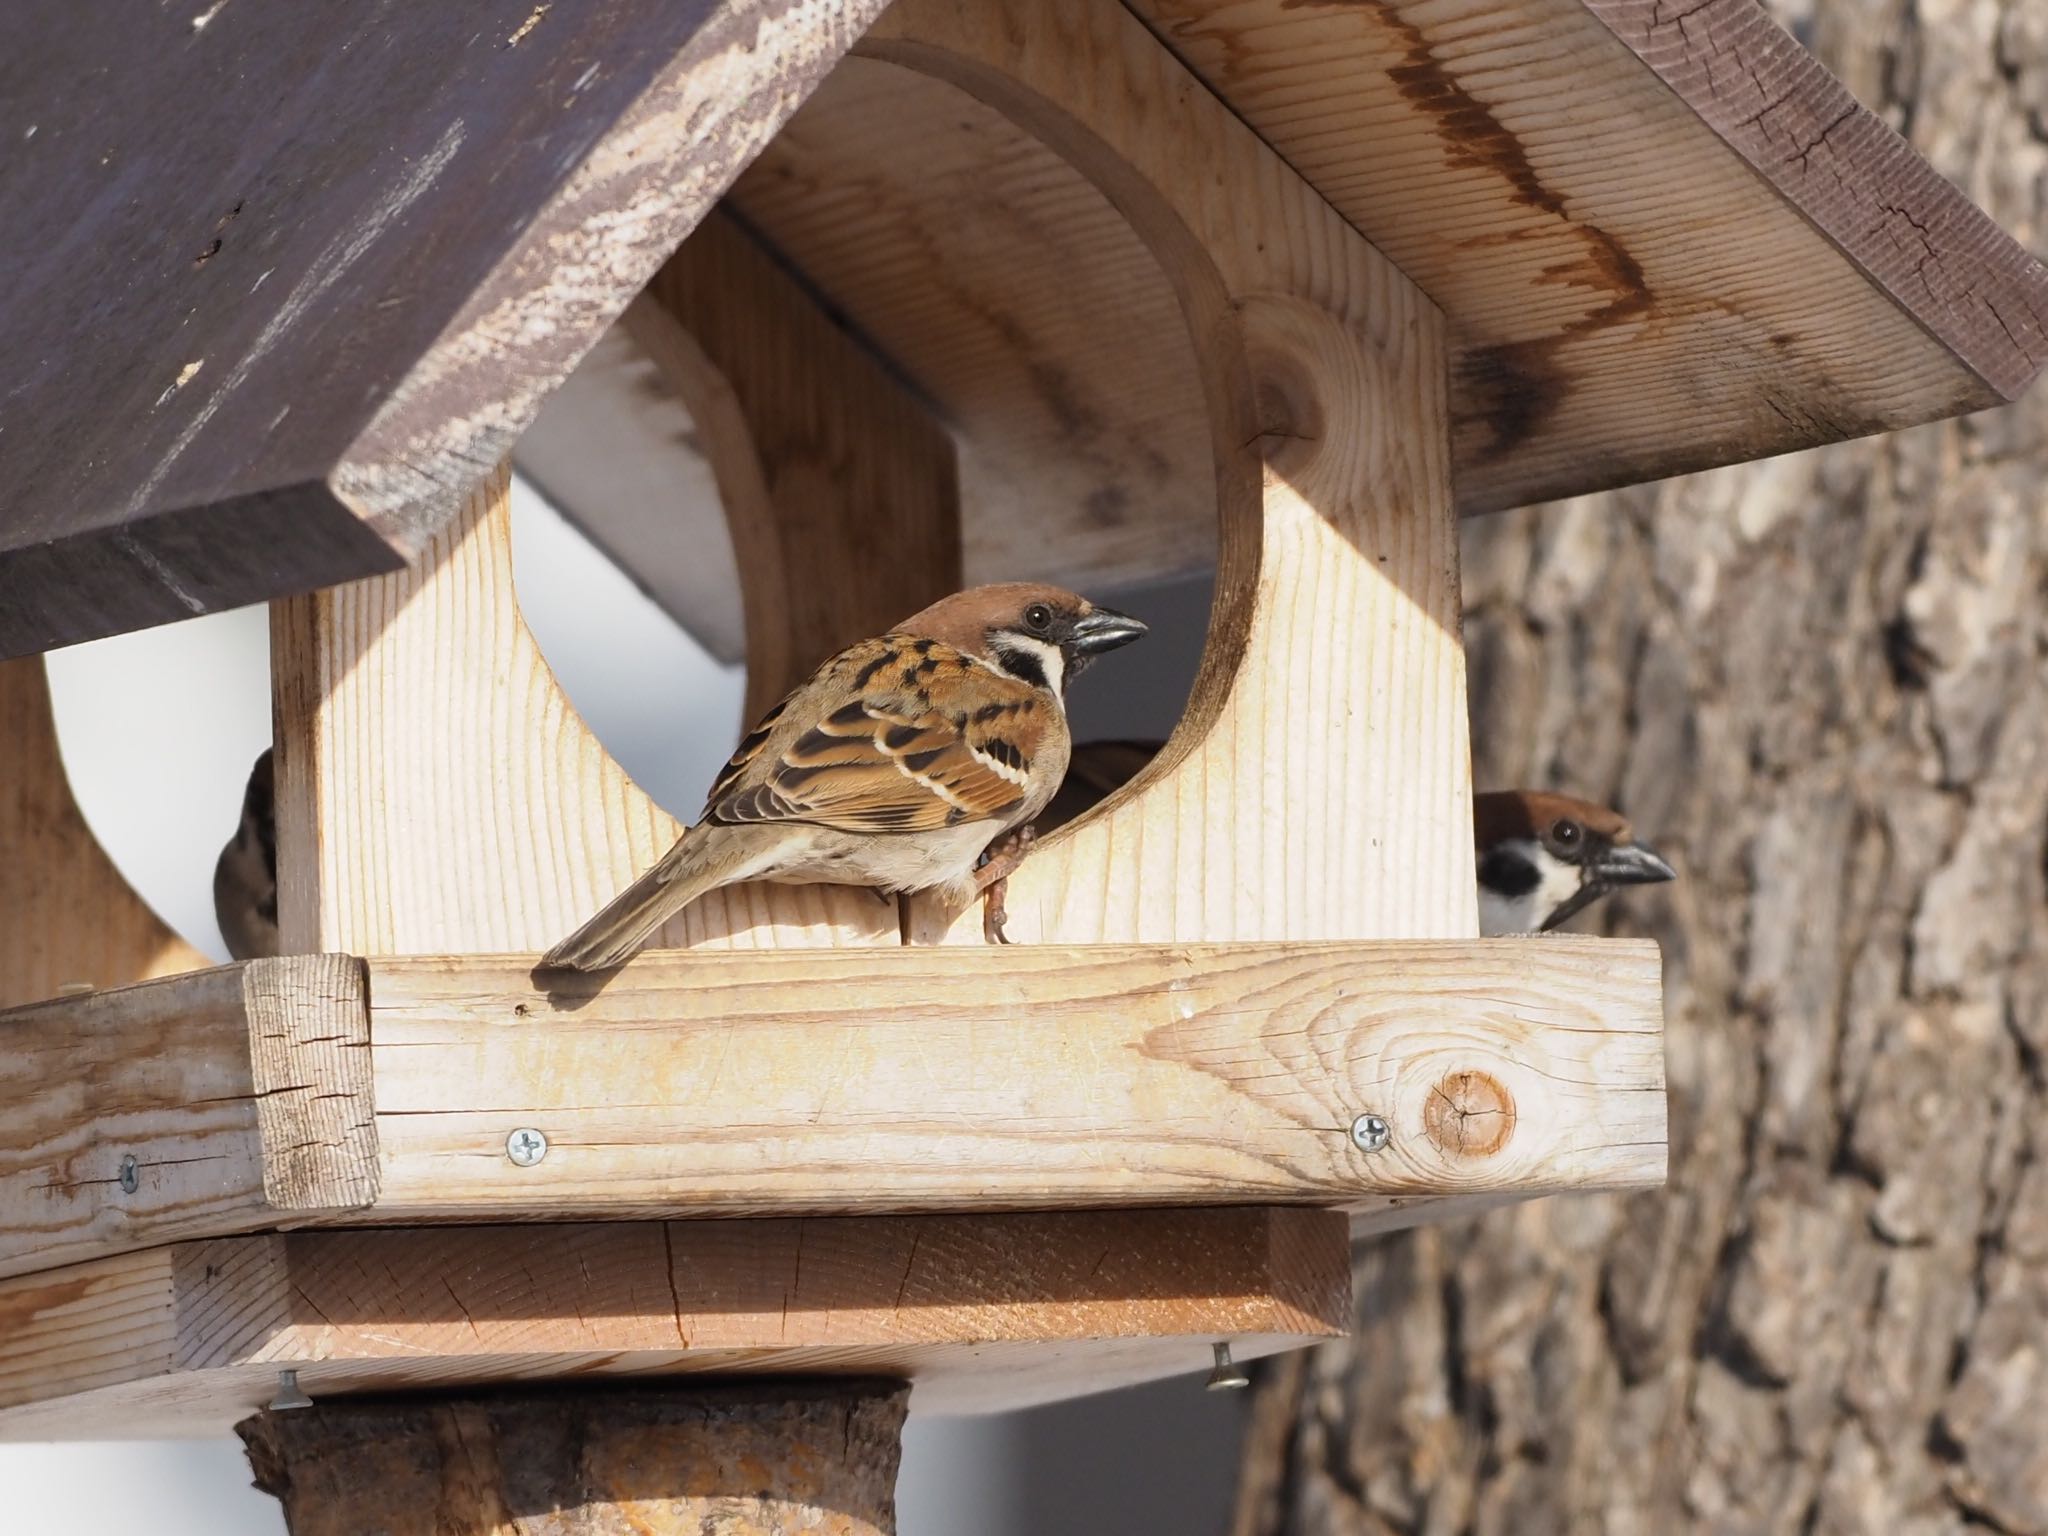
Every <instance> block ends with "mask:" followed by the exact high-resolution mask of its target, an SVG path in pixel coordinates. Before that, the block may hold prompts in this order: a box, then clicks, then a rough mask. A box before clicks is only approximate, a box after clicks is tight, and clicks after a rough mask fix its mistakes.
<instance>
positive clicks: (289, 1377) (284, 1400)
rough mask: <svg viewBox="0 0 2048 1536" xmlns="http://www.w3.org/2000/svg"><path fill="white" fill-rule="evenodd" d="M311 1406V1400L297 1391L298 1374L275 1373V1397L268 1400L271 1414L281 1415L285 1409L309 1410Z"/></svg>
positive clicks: (288, 1372) (290, 1372)
mask: <svg viewBox="0 0 2048 1536" xmlns="http://www.w3.org/2000/svg"><path fill="white" fill-rule="evenodd" d="M312 1406H313V1399H311V1398H310V1397H308V1396H306V1394H305V1393H303V1392H301V1391H300V1390H299V1373H298V1372H297V1371H279V1372H278V1373H277V1396H275V1397H273V1398H272V1399H271V1400H270V1411H271V1412H272V1413H283V1412H284V1411H285V1410H286V1409H287V1408H310V1407H312Z"/></svg>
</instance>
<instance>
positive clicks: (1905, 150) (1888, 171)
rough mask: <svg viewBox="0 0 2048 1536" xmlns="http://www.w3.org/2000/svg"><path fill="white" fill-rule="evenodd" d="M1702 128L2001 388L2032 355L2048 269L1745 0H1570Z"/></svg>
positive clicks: (2022, 383)
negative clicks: (1690, 0)
mask: <svg viewBox="0 0 2048 1536" xmlns="http://www.w3.org/2000/svg"><path fill="white" fill-rule="evenodd" d="M1581 3H1582V4H1583V5H1584V6H1585V7H1586V9H1587V10H1588V11H1590V12H1591V13H1592V14H1593V15H1594V16H1595V17H1597V18H1598V19H1599V20H1600V21H1601V23H1602V24H1603V25H1605V26H1606V27H1607V28H1608V30H1609V31H1611V32H1612V33H1613V34H1614V35H1615V37H1616V38H1618V39H1619V40H1620V42H1621V43H1622V45H1623V46H1624V47H1625V48H1627V49H1628V50H1629V51H1630V52H1631V53H1633V54H1634V55H1635V56H1636V57H1637V58H1639V59H1641V60H1642V62H1643V63H1644V64H1645V65H1646V66H1648V68H1649V69H1650V70H1651V71H1652V72H1653V73H1654V74H1655V75H1656V76H1657V78H1658V79H1660V80H1662V81H1663V82H1664V83H1665V85H1667V86H1669V87H1670V89H1671V90H1672V92H1673V93H1674V94H1676V95H1677V96H1678V97H1679V99H1680V100H1682V101H1683V102H1684V103H1685V104H1686V105H1687V106H1688V107H1689V108H1691V109H1692V111H1693V112H1694V113H1695V114H1697V115H1698V117H1699V119H1700V120H1701V121H1702V122H1703V123H1705V124H1706V125H1707V126H1708V127H1709V128H1711V129H1712V130H1713V131H1714V133H1715V134H1716V136H1718V137H1719V138H1720V139H1721V141H1722V142H1723V143H1725V144H1726V145H1728V147H1729V148H1730V149H1732V150H1733V151H1735V153H1736V154H1738V155H1740V156H1741V157H1742V159H1743V160H1744V161H1745V162H1746V163H1747V164H1748V165H1749V166H1750V167H1751V168H1752V169H1753V170H1755V171H1756V173H1757V174H1758V175H1759V176H1761V177H1763V179H1764V180H1765V181H1767V182H1768V183H1769V184H1770V185H1771V186H1772V187H1773V188H1775V189H1776V190H1777V192H1778V194H1779V195H1780V196H1782V197H1783V198H1784V199H1785V200H1786V201H1787V202H1789V203H1791V204H1792V205H1793V206H1794V207H1795V208H1797V209H1798V210H1799V211H1800V213H1801V214H1802V215H1803V216H1804V217H1805V218H1806V219H1807V220H1808V222H1810V223H1811V224H1812V225H1813V226H1814V227H1815V228H1816V229H1818V230H1819V231H1820V232H1821V233H1822V234H1824V235H1826V236H1827V238H1828V239H1829V240H1831V241H1833V242H1834V244H1835V245H1836V246H1837V247H1838V248H1839V249H1840V250H1841V251H1842V253H1843V254H1844V255H1845V256H1847V257H1848V258H1849V259H1850V260H1851V261H1853V262H1854V263H1855V264H1856V265H1857V266H1858V267H1859V268H1860V269H1861V270H1862V271H1863V272H1865V273H1866V274H1868V275H1869V277H1870V279H1871V280H1872V282H1874V283H1875V284H1876V285H1877V286H1878V287H1880V288H1881V289H1883V291H1884V292H1885V293H1886V294H1888V295H1889V296H1890V297H1891V299H1892V300H1893V301H1894V302H1895V303H1896V304H1897V305H1898V306H1899V307H1900V308H1901V309H1902V310H1904V311H1905V312H1906V313H1907V314H1909V315H1911V316H1912V317H1913V319H1914V320H1915V321H1917V322H1918V323H1919V324H1920V325H1921V326H1922V327H1923V328H1924V329H1925V330H1926V331H1927V332H1928V333H1929V334H1930V335H1932V336H1933V337H1934V338H1935V339H1936V340H1938V341H1940V342H1941V343H1942V344H1943V345H1944V346H1946V347H1948V348H1949V349H1950V350H1951V351H1952V352H1954V353H1955V355H1956V357H1957V358H1958V359H1960V360H1961V361H1962V362H1963V363H1964V364H1966V365H1967V366H1968V367H1969V368H1970V369H1971V371H1972V372H1974V373H1975V374H1976V375H1977V376H1978V377H1979V378H1980V379H1982V380H1983V381H1984V383H1985V384H1986V385H1987V386H1988V387H1989V388H1991V389H1992V390H1994V391H1996V392H1997V394H1998V395H1999V396H2000V397H2002V398H2003V399H2006V400H2015V399H2017V398H2018V397H2019V396H2020V395H2021V394H2023V393H2024V392H2025V391H2026V389H2027V387H2028V386H2029V385H2030V384H2032V382H2033V381H2034V379H2035V377H2036V376H2037V375H2038V374H2039V373H2040V371H2041V367H2042V365H2043V363H2044V362H2048V268H2044V267H2043V266H2042V264H2041V262H2040V261H2039V260H2037V259H2036V258H2035V257H2034V256H2033V255H2032V254H2031V253H2030V252H2029V251H2028V250H2027V249H2026V248H2025V247H2024V246H2022V245H2021V244H2020V243H2019V242H2018V241H2016V240H2014V239H2013V238H2012V237H2011V236H2010V235H2008V234H2006V233H2005V231H2004V230H2002V229H2000V228H1999V227H1998V225H1997V224H1996V223H1995V222H1994V221H1993V220H1992V218H1991V216H1990V215H1989V214H1987V213H1985V212H1984V211H1983V210H1982V209H1981V208H1979V207H1978V206H1977V205H1976V204H1975V203H1973V202H1971V201H1970V200H1969V198H1967V197H1965V196H1964V195H1963V193H1962V192H1961V191H1959V190H1958V189H1957V188H1956V187H1954V186H1953V185H1951V184H1950V183H1949V182H1948V181H1947V180H1945V179H1944V178H1943V177H1942V175H1941V174H1940V173H1939V172H1938V171H1936V170H1935V169H1934V167H1933V166H1931V165H1929V164H1928V163H1927V161H1925V160H1924V159H1922V158H1921V157H1920V155H1919V154H1918V153H1917V152H1916V151H1915V150H1914V149H1913V148H1912V146H1911V145H1909V144H1907V143H1906V141H1905V140H1904V139H1902V138H1900V137H1899V136H1898V135H1897V134H1896V133H1894V132H1893V131H1892V130H1891V129H1890V128H1888V127H1886V126H1885V124H1884V122H1883V121H1882V120H1881V119H1879V118H1878V117H1877V115H1876V114H1875V113H1873V112H1871V111H1869V110H1868V109H1867V108H1865V107H1864V106H1863V105H1862V104H1861V103H1859V102H1858V101H1857V100H1856V98H1855V97H1854V96H1852V95H1850V93H1849V90H1848V88H1847V87H1846V86H1844V85H1843V84H1842V83H1841V82H1840V81H1839V80H1837V79H1836V78H1835V77H1834V76H1833V75H1831V74H1830V73H1828V70H1827V68H1826V66H1824V65H1823V64H1822V63H1821V62H1820V61H1819V60H1818V59H1816V58H1815V57H1814V56H1813V55H1812V54H1810V53H1808V52H1807V51H1806V49H1805V48H1803V47H1801V46H1800V44H1799V42H1798V40H1797V39H1795V38H1794V37H1792V36H1791V34H1790V33H1788V32H1786V31H1785V30H1784V29H1783V28H1782V27H1780V26H1779V25H1778V23H1777V22H1776V21H1774V20H1773V19H1772V18H1771V16H1770V13H1769V12H1767V11H1766V10H1765V9H1764V8H1763V7H1762V6H1761V5H1758V4H1757V3H1756V0H1698V3H1695V4H1690V5H1686V6H1679V7H1671V8H1669V9H1668V10H1667V8H1666V7H1665V6H1664V4H1663V3H1662V0H1581Z"/></svg>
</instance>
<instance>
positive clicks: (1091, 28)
mask: <svg viewBox="0 0 2048 1536" xmlns="http://www.w3.org/2000/svg"><path fill="white" fill-rule="evenodd" d="M859 52H860V54H861V55H863V56H865V57H871V58H877V59H881V60H884V61H885V62H888V63H890V64H895V65H900V66H902V67H904V68H908V69H915V70H918V71H920V72H922V73H925V74H929V75H932V76H934V77H936V78H939V79H942V80H945V81H947V82H949V83H950V84H952V85H954V86H956V87H958V88H959V89H960V90H961V91H963V92H965V93H966V94H967V95H969V96H972V97H974V98H976V99H977V100H979V101H982V102H985V103H987V104H989V105H991V106H993V107H995V108H997V109H998V110H1000V111H1002V112H1003V113H1005V114H1006V115H1007V116H1009V117H1010V118H1012V119H1013V120H1015V121H1017V122H1019V123H1020V124H1022V125H1024V126H1025V127H1027V128H1029V129H1030V130H1031V131H1032V132H1033V133H1035V134H1036V135H1037V136H1038V137H1039V138H1041V139H1043V140H1044V141H1045V142H1046V143H1048V144H1050V145H1051V146H1053V147H1054V148H1055V149H1057V150H1058V151H1059V152H1060V153H1061V154H1063V155H1064V156H1065V157H1066V158H1067V159H1068V160H1070V161H1071V162H1072V163H1073V164H1074V165H1075V166H1076V167H1077V168H1078V169H1079V170H1080V171H1081V172H1082V173H1083V174H1085V175H1087V176H1088V177H1089V178H1090V179H1091V180H1093V181H1094V182H1095V183H1096V184H1097V185H1098V186H1100V187H1101V188H1103V189H1104V191H1105V192H1107V193H1108V195H1109V196H1110V198H1111V200H1112V201H1113V202H1114V203H1115V204H1116V206H1117V207H1118V209H1119V210H1120V211H1121V212H1122V213H1123V214H1124V215H1125V217H1126V218H1128V219H1129V220H1130V222H1131V225H1132V227H1133V228H1134V229H1135V230H1136V232H1137V234H1138V236H1139V237H1140V238H1141V239H1142V240H1144V241H1145V243H1146V244H1147V245H1148V246H1149V247H1150V249H1151V251H1152V253H1153V255H1154V256H1155V257H1156V258H1157V260H1158V262H1159V264H1160V266H1161V267H1162V268H1163V269H1164V270H1165V273H1166V275H1167V278H1168V280H1169V281H1170V282H1171V283H1172V284H1173V286H1174V289H1175V291H1176V292H1177V294H1178V296H1179V299H1180V304H1181V308H1182V310H1183V312H1184V313H1185V314H1186V316H1187V321H1188V326H1189V330H1190V333H1191V334H1192V336H1193V337H1194V340H1195V351H1196V358H1197V366H1198V370H1199V374H1200V378H1201V383H1202V388H1203V394H1204V400H1205V404H1206V408H1207V413H1208V418H1209V432H1210V440H1211V444H1212V447H1213V451H1214V454H1215V465H1216V476H1217V496H1216V500H1217V512H1218V517H1219V519H1220V532H1219V546H1218V555H1217V573H1216V600H1215V609H1214V613H1213V615H1212V617H1211V622H1210V637H1209V646H1208V649H1207V652H1206V653H1205V655H1204V657H1203V663H1202V669H1201V673H1200V675H1199V676H1198V677H1197V679H1196V681H1195V685H1194V690H1193V694H1192V696H1191V697H1190V699H1189V702H1188V708H1187V713H1186V715H1185V717H1184V718H1183V720H1182V722H1181V726H1180V728H1179V730H1177V731H1176V732H1175V733H1174V735H1173V737H1172V738H1171V739H1170V740H1169V742H1168V743H1167V746H1166V749H1165V750H1164V751H1163V752H1162V753H1161V754H1160V755H1159V757H1158V758H1156V759H1155V760H1154V762H1153V764H1152V765H1151V767H1150V768H1148V769H1147V771H1146V772H1145V773H1143V774H1141V775H1140V776H1139V777H1138V779H1137V780H1136V781H1134V783H1133V784H1132V785H1130V786H1129V787H1128V788H1127V789H1126V790H1125V791H1124V792H1123V793H1122V794H1120V795H1119V796H1117V797H1115V798H1113V799H1112V800H1111V801H1110V802H1109V803H1108V804H1107V805H1106V806H1105V807H1104V808H1103V809H1102V811H1101V812H1099V813H1098V814H1097V815H1096V816H1094V817H1092V818H1090V819H1088V820H1086V821H1084V822H1081V823H1078V824H1076V825H1075V826H1073V827H1070V828H1066V829H1063V830H1062V832H1061V833H1060V834H1058V835H1056V836H1055V838H1053V839H1052V840H1051V841H1050V844H1049V846H1047V847H1045V848H1042V849H1041V850H1040V851H1039V852H1038V853H1037V854H1035V855H1034V856H1033V857H1032V858H1031V859H1029V860H1028V861H1027V862H1026V863H1025V865H1024V868H1023V869H1022V871H1021V872H1020V873H1019V874H1018V875H1017V876H1016V877H1015V878H1013V879H1012V881H1011V882H1010V894H1009V911H1010V918H1011V927H1010V930H1009V931H1010V934H1011V936H1012V937H1013V938H1015V939H1018V940H1022V941H1026V942H1036V943H1057V942H1103V941H1110V942H1140V943H1155V944H1156V943H1172V942H1178V941H1187V940H1198V941H1199V940H1223V939H1288V940H1303V939H1339V938H1459V937H1467V936H1472V935H1475V934H1476V933H1477V932H1478V913H1477V909H1476V903H1475V899H1474V895H1473V891H1474V879H1473V872H1472V837H1471V783H1470V779H1471V765H1470V751H1469V746H1468V743H1467V739H1466V720H1465V686H1464V685H1465V673H1464V656H1463V653H1462V651H1461V649H1460V646H1459V639H1458V623H1459V610H1458V579H1457V538H1456V532H1455V527H1454V524H1453V519H1452V512H1451V487H1450V446H1449V433H1448V426H1447V421H1446V416H1445V405H1444V399H1445V396H1444V391H1445V385H1446V378H1447V369H1448V352H1447V349H1446V339H1445V325H1444V318H1443V315H1442V314H1441V313H1440V312H1439V311H1438V310H1437V308H1436V306H1435V305H1433V304H1431V303H1430V301H1429V300H1428V299H1427V298H1426V297H1425V296H1424V295H1423V294H1422V293H1421V291H1420V290H1419V289H1417V288H1416V287H1415V285H1414V284H1413V283H1411V282H1410V281H1409V280H1408V279H1407V278H1405V277H1404V276H1402V274H1401V273H1400V272H1399V271H1398V270H1397V269H1396V268H1395V267H1394V266H1393V265H1392V263H1390V262H1388V261H1387V260H1386V259H1385V258H1384V257H1383V256H1381V255H1380V254H1379V253H1378V252H1377V251H1375V250H1374V249H1373V248H1372V247H1371V246H1370V245H1368V244H1367V243H1366V242H1365V241H1364V240H1363V239H1362V238H1360V237H1359V235H1358V234H1357V232H1356V231H1355V230H1353V229H1352V228H1351V226H1350V225H1348V224H1346V223H1345V222H1344V220H1343V219H1341V218H1340V217H1339V216H1338V215H1337V214H1336V213H1335V212H1334V211H1333V210H1332V209H1331V208H1330V206H1329V205H1328V204H1327V203H1325V202H1324V201H1323V199H1322V198H1321V197H1320V196H1319V195H1318V194H1317V193H1316V191H1315V190H1314V189H1313V188H1312V187H1310V186H1309V185H1308V183H1306V182H1305V181H1303V180H1302V179H1301V178H1300V177H1299V176H1298V175H1296V174H1295V172H1294V171H1293V170H1291V169H1290V168H1289V167H1288V166H1287V164H1286V163H1285V162H1284V161H1283V160H1281V159H1280V158H1279V156H1277V155H1275V154H1274V153H1273V152H1272V150H1271V149H1269V148H1268V147H1267V146H1266V145H1265V144H1264V143H1262V142H1261V141H1260V140H1259V139H1258V138H1257V137H1256V136H1255V135H1254V134H1253V133H1252V132H1251V131H1250V130H1249V129H1247V128H1246V127H1245V126H1244V124H1243V123H1242V122H1240V121H1239V120H1238V119H1237V118H1236V117H1234V116H1232V115H1231V113H1230V112H1229V111H1228V109H1227V108H1225V107H1224V106H1223V104H1222V103H1221V102H1219V101H1217V100H1216V98H1215V97H1214V96H1212V95H1211V94H1209V92H1208V91H1206V90H1205V89H1203V87H1202V86H1201V84H1200V82H1198V81H1196V80H1195V79H1194V78H1193V77H1192V76H1191V75H1189V74H1188V72H1187V70H1186V69H1185V68H1184V67H1183V66H1182V65H1181V64H1180V63H1179V62H1178V61H1177V60H1176V59H1175V58H1174V57H1173V55H1172V54H1170V53H1169V52H1168V51H1167V50H1166V49H1164V48H1163V47H1161V46H1160V45H1159V43H1158V42H1157V40H1155V39H1154V38H1153V37H1152V36H1151V35H1150V34H1148V33H1147V32H1146V31H1145V29H1144V27H1143V26H1142V25H1140V24H1139V23H1138V22H1137V21H1136V20H1135V19H1134V18H1133V17H1132V16H1131V14H1130V13H1129V12H1128V11H1126V10H1125V9H1124V8H1123V7H1122V6H1117V5H1096V4H1092V3H1088V0H1042V3H1034V4H1029V5H1023V4H1018V5H1002V6H994V5H989V6H959V5H953V4H948V3H945V0H900V3H898V4H897V5H895V6H892V7H891V8H890V10H889V11H888V13H887V14H886V15H884V16H883V17H882V18H881V19H880V20H879V21H878V22H877V23H876V24H875V26H874V27H873V28H872V29H871V30H870V31H869V33H868V35H867V36H866V37H865V38H863V39H862V41H861V43H860V44H859ZM1167 124H1171V125H1172V127H1171V131H1170V132H1169V131H1165V125H1167ZM1091 681H1092V680H1091ZM1083 686H1086V684H1083ZM919 905H920V909H921V910H920V915H919V919H918V923H917V926H916V928H915V930H914V932H915V935H916V936H917V937H918V938H920V939H922V940H925V941H935V940H939V939H950V940H951V941H953V942H978V941H979V937H980V932H979V921H980V920H979V915H978V914H975V913H968V914H962V915H957V916H956V915H955V914H953V913H951V912H947V911H944V910H943V909H941V908H940V907H939V906H938V905H937V904H936V903H932V902H922V903H920V904H919Z"/></svg>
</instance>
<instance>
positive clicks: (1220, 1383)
mask: <svg viewBox="0 0 2048 1536" xmlns="http://www.w3.org/2000/svg"><path fill="white" fill-rule="evenodd" d="M1210 1348H1211V1349H1212V1350H1214V1351H1215V1359H1216V1363H1215V1365H1213V1366H1212V1367H1210V1370H1209V1382H1208V1387H1209V1390H1210V1391H1211V1392H1238V1391H1242V1390H1243V1389H1244V1388H1246V1387H1248V1386H1250V1385H1251V1384H1252V1379H1251V1377H1250V1376H1248V1375H1247V1374H1245V1368H1244V1367H1243V1366H1241V1365H1239V1364H1237V1363H1236V1362H1235V1361H1233V1360H1232V1359H1231V1358H1230V1346H1229V1345H1228V1344H1213V1345H1211V1346H1210Z"/></svg>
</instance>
